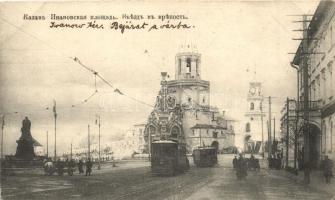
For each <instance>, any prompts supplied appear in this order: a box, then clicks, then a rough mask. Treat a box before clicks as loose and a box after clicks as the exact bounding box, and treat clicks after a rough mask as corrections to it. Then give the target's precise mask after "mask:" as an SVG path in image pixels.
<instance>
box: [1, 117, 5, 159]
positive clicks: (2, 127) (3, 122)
mask: <svg viewBox="0 0 335 200" xmlns="http://www.w3.org/2000/svg"><path fill="white" fill-rule="evenodd" d="M4 127H5V115H2V124H1V160H2V159H3V144H4V143H3V129H4Z"/></svg>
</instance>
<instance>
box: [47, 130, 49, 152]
mask: <svg viewBox="0 0 335 200" xmlns="http://www.w3.org/2000/svg"><path fill="white" fill-rule="evenodd" d="M47 158H49V133H48V131H47Z"/></svg>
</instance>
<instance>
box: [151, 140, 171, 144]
mask: <svg viewBox="0 0 335 200" xmlns="http://www.w3.org/2000/svg"><path fill="white" fill-rule="evenodd" d="M152 143H158V144H177V142H174V141H172V140H157V141H153V142H152Z"/></svg>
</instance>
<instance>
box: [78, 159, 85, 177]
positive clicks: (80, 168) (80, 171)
mask: <svg viewBox="0 0 335 200" xmlns="http://www.w3.org/2000/svg"><path fill="white" fill-rule="evenodd" d="M83 166H84V163H83V161H82V160H79V163H78V171H79V174H82V173H84V168H83Z"/></svg>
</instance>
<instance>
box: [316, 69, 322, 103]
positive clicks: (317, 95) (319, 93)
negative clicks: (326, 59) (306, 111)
mask: <svg viewBox="0 0 335 200" xmlns="http://www.w3.org/2000/svg"><path fill="white" fill-rule="evenodd" d="M316 91H317V94H316V98H317V100H319V99H321V83H320V75H318V76H316Z"/></svg>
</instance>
